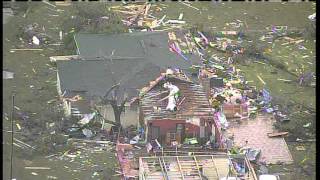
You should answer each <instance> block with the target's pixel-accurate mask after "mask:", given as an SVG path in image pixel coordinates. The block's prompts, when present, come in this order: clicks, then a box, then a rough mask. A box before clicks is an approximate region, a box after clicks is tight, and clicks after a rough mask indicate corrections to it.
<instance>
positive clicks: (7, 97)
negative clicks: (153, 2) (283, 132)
mask: <svg viewBox="0 0 320 180" xmlns="http://www.w3.org/2000/svg"><path fill="white" fill-rule="evenodd" d="M112 5H113V4H112ZM114 5H116V4H114ZM117 5H119V3H117ZM158 5H159V7H161V8H162V11H160V12H155V13H153V15H154V16H156V17H158V18H161V17H162V16H163V15H167V18H166V20H168V19H177V18H178V16H179V14H180V13H184V18H183V20H185V21H186V22H187V23H186V24H187V26H188V27H191V26H195V25H201V26H203V28H204V29H205V30H206V31H209V30H210V31H214V30H230V29H232V28H231V27H230V26H228V25H227V23H231V22H235V21H236V20H237V19H238V20H241V21H242V22H244V23H246V24H247V28H248V29H247V30H265V29H266V27H269V26H271V25H287V26H288V27H289V28H290V27H295V28H305V27H306V26H307V25H308V23H309V20H308V19H307V16H308V15H310V14H313V13H314V12H315V3H308V2H306V3H215V2H205V3H199V2H197V3H193V4H192V5H193V6H195V7H197V8H199V9H200V11H197V10H195V9H192V8H189V7H187V6H185V5H183V4H181V3H171V2H166V3H163V4H158ZM47 7H49V6H47V5H45V4H44V3H39V5H38V6H34V8H33V9H31V10H30V11H29V13H28V15H27V17H26V18H23V17H22V15H23V13H20V14H18V15H17V16H14V17H12V19H11V20H10V21H9V23H7V24H5V25H4V32H3V37H4V38H3V39H4V47H3V55H4V61H3V67H4V68H8V69H9V70H12V71H14V72H15V77H14V79H12V80H4V82H3V83H4V84H3V98H4V99H3V102H4V103H3V112H4V113H7V114H10V107H11V93H12V92H13V91H15V92H16V106H18V107H19V108H20V109H21V110H22V111H24V112H29V113H36V114H35V115H30V119H29V121H30V122H27V123H32V124H33V126H34V128H33V130H32V131H34V132H39V131H41V130H43V129H44V126H45V122H58V121H60V119H61V114H59V113H57V112H56V106H57V104H48V103H47V101H49V100H51V99H54V98H56V96H57V95H58V94H57V91H56V86H55V84H54V83H47V82H46V81H48V80H49V81H56V72H55V71H54V68H53V69H50V68H52V67H50V65H49V66H48V65H47V64H50V63H49V57H50V56H53V55H68V54H69V53H70V54H73V51H72V50H66V51H61V50H59V49H56V48H55V47H52V48H53V49H49V48H45V49H44V51H39V52H38V51H34V52H32V51H25V52H24V51H20V52H18V51H16V52H14V53H10V52H9V51H10V49H11V48H19V46H20V45H21V44H22V43H21V42H20V41H19V37H20V35H21V29H20V28H21V27H24V26H25V25H27V24H31V23H34V22H36V23H38V24H39V25H40V26H44V27H45V29H46V33H47V34H48V35H50V36H51V37H52V38H53V39H55V40H57V39H58V38H59V31H60V29H62V27H63V23H64V22H65V20H68V19H70V18H71V16H76V15H77V14H76V10H75V8H74V7H73V6H69V7H58V8H59V9H61V10H64V11H62V12H58V13H57V12H52V11H51V10H49V9H48V8H47ZM49 8H52V7H49ZM49 14H58V15H59V16H58V17H53V16H49ZM51 28H58V29H51ZM244 28H246V27H244ZM70 30H71V29H65V32H70ZM282 43H283V41H278V42H275V46H274V48H273V51H272V53H271V54H270V56H271V57H272V58H274V59H275V60H277V61H281V62H283V63H284V64H286V63H288V64H286V66H288V68H289V69H290V71H291V70H292V71H293V72H295V69H298V68H302V67H301V64H303V65H304V68H305V70H306V71H314V69H315V68H314V67H315V66H314V64H315V59H314V56H315V43H314V42H313V41H312V40H308V41H306V42H303V43H302V44H303V45H304V46H305V47H306V48H307V50H299V49H298V48H297V47H296V46H290V47H289V48H288V47H286V46H282V45H281V44H282ZM311 51H312V52H311ZM305 55H309V57H308V58H301V57H302V56H305ZM307 62H310V63H313V64H308V63H307ZM238 67H239V68H240V69H241V70H242V71H243V72H245V74H246V77H247V79H248V80H252V81H253V83H251V84H252V85H256V86H257V87H258V88H262V87H263V84H262V83H261V82H260V80H259V79H258V78H257V75H260V77H262V78H263V80H264V81H265V82H266V85H265V87H266V88H267V89H268V90H270V92H271V95H272V96H275V97H278V96H280V97H282V98H284V99H285V100H286V101H289V100H290V99H292V100H294V101H296V102H299V103H303V104H305V105H308V106H311V107H315V89H314V88H310V87H300V86H298V85H297V84H296V83H294V82H293V83H291V84H287V83H285V82H282V81H278V80H277V79H278V78H282V79H289V80H293V81H294V80H295V77H293V76H292V75H290V74H288V73H286V72H282V71H278V74H271V73H270V71H272V70H274V67H272V66H270V65H261V64H257V63H251V64H250V65H249V66H238ZM33 69H34V70H35V71H36V73H34V72H33ZM30 85H33V86H34V87H35V89H37V88H40V87H42V88H43V89H42V90H33V89H31V88H30ZM15 120H16V123H19V124H20V125H22V124H23V122H22V121H21V120H20V119H15ZM307 121H308V119H307ZM303 122H304V121H303ZM301 123H302V121H301V122H300V121H299V123H294V122H290V124H288V126H289V127H288V128H291V129H294V128H296V127H297V128H299V126H298V125H300V124H301ZM3 127H4V129H7V130H9V128H10V124H9V121H7V120H3ZM15 128H16V127H15ZM22 128H23V129H24V128H25V127H24V126H22ZM300 128H301V127H300ZM313 128H315V127H313ZM302 131H304V129H302ZM46 133H48V132H45V133H44V134H46ZM15 137H16V138H18V139H22V137H21V136H19V135H16V136H15ZM9 138H10V136H8V134H7V133H6V134H4V142H5V145H4V160H3V161H4V165H5V166H4V176H3V178H4V179H8V175H9V174H8V173H9V170H10V169H9V150H10V149H9V147H10V146H8V142H10V141H9V140H8V139H9ZM35 138H41V136H35ZM28 143H30V144H33V142H28ZM288 144H289V148H290V150H291V153H292V155H293V158H294V160H295V163H294V164H293V165H291V166H279V167H276V166H275V167H272V169H271V170H272V172H275V173H276V172H281V171H283V168H288V169H289V171H291V172H295V173H287V175H285V176H283V177H282V178H283V179H292V178H293V179H296V178H295V177H299V179H312V177H313V175H314V173H313V174H312V175H311V176H305V175H301V176H298V175H299V173H298V171H297V172H296V170H297V169H296V167H298V165H299V162H301V160H302V159H303V158H304V157H305V156H306V157H308V159H307V160H306V161H305V164H310V167H309V168H310V169H311V170H313V171H312V172H315V170H314V165H315V157H314V155H315V146H314V144H312V145H311V146H310V147H309V145H307V144H304V146H306V149H307V150H306V151H296V150H295V144H291V143H288ZM23 156H24V154H23V153H22V152H21V151H20V150H16V151H15V157H14V167H15V170H14V175H15V177H16V178H17V179H35V180H36V179H44V178H46V175H53V176H57V177H58V178H59V179H75V178H79V179H83V178H89V179H90V178H91V175H92V174H93V172H92V171H90V170H86V171H83V172H69V170H68V169H66V168H64V165H67V166H69V167H70V168H69V169H74V168H76V167H77V166H78V165H77V163H70V162H69V161H67V160H65V161H63V160H59V161H48V159H46V158H44V155H40V154H32V155H31V156H28V159H29V160H32V163H33V164H32V165H30V166H50V167H52V170H50V171H43V172H38V171H37V173H38V174H39V175H38V176H34V175H31V174H30V173H31V172H32V171H29V170H26V169H24V166H27V164H26V162H25V158H24V157H23ZM109 157H110V159H109ZM86 159H90V160H91V161H92V162H95V163H96V164H99V165H101V166H103V168H104V169H105V170H104V172H105V173H108V175H109V177H110V175H111V174H112V173H113V171H112V170H113V168H114V167H115V166H116V165H115V158H114V156H113V153H112V152H106V153H105V154H91V153H89V154H88V156H87V158H86ZM80 163H84V162H81V161H80ZM85 163H87V162H85ZM104 163H106V164H104ZM88 166H89V165H88ZM88 169H89V168H88ZM301 174H303V173H301ZM300 177H301V178H300ZM100 178H103V177H102V176H100ZM112 178H115V179H119V178H118V177H112Z"/></svg>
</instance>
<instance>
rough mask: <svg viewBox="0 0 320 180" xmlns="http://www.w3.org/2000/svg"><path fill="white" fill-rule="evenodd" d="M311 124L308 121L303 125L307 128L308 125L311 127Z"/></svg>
mask: <svg viewBox="0 0 320 180" xmlns="http://www.w3.org/2000/svg"><path fill="white" fill-rule="evenodd" d="M310 126H311V123H307V124H305V125H303V127H304V128H307V127H310Z"/></svg>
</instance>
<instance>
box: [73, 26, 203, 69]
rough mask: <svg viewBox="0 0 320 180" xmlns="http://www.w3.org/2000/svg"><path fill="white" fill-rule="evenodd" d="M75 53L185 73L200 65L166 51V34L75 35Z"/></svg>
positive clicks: (193, 56)
mask: <svg viewBox="0 0 320 180" xmlns="http://www.w3.org/2000/svg"><path fill="white" fill-rule="evenodd" d="M74 38H75V41H76V44H77V50H78V53H79V55H80V56H81V57H83V58H85V59H97V57H109V56H110V55H111V54H112V52H114V53H113V58H114V59H117V57H122V58H124V57H126V58H142V57H143V58H145V59H146V60H148V62H151V63H153V64H156V65H157V66H160V67H169V66H175V67H179V68H181V69H183V70H187V69H188V68H189V67H190V66H191V65H192V64H198V63H199V57H198V56H196V55H186V56H187V57H188V59H189V60H190V61H186V60H184V59H183V58H182V57H181V56H179V55H177V54H176V53H174V52H171V51H170V50H169V46H168V40H169V39H168V34H167V32H138V33H123V34H112V35H110V34H109V35H108V34H86V33H80V34H76V35H75V37H74Z"/></svg>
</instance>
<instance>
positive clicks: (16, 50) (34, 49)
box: [10, 49, 43, 51]
mask: <svg viewBox="0 0 320 180" xmlns="http://www.w3.org/2000/svg"><path fill="white" fill-rule="evenodd" d="M10 51H43V49H10Z"/></svg>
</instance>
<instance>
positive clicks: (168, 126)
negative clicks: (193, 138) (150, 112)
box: [148, 119, 200, 135]
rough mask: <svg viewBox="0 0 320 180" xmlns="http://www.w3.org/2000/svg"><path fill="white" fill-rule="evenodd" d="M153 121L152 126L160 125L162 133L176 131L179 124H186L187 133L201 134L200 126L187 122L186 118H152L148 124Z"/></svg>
mask: <svg viewBox="0 0 320 180" xmlns="http://www.w3.org/2000/svg"><path fill="white" fill-rule="evenodd" d="M150 123H152V126H159V127H160V135H166V133H167V132H170V131H171V132H175V131H176V127H177V124H185V134H193V133H194V132H195V133H196V134H199V132H200V128H199V127H198V126H196V125H193V124H190V123H186V122H185V121H184V120H170V119H167V120H165V119H162V120H152V121H149V122H148V124H150Z"/></svg>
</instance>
